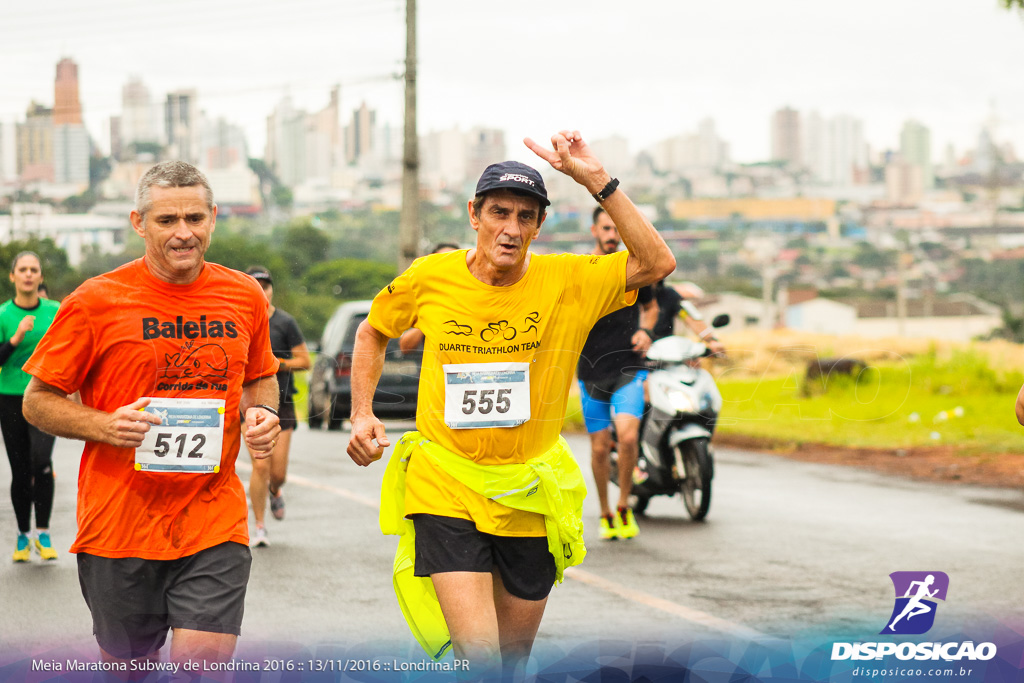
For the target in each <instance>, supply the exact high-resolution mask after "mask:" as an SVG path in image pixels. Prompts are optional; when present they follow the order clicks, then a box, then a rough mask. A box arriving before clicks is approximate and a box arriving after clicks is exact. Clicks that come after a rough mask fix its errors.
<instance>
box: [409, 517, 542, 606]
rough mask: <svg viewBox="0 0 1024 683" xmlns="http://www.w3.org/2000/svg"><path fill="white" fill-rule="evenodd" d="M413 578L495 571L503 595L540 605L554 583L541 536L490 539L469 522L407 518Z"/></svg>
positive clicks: (432, 518) (491, 536) (436, 518)
mask: <svg viewBox="0 0 1024 683" xmlns="http://www.w3.org/2000/svg"><path fill="white" fill-rule="evenodd" d="M412 521H413V526H414V527H415V528H416V566H415V567H414V572H413V573H414V574H415V575H416V576H430V575H431V574H441V573H444V572H487V573H490V572H491V570H492V569H493V568H494V567H497V568H498V571H499V572H500V574H501V580H502V582H503V583H504V584H505V590H507V591H508V592H509V593H511V594H512V595H514V596H516V597H517V598H522V599H523V600H543V599H544V598H546V597H547V596H548V593H550V592H551V587H552V586H553V585H554V583H555V558H553V557H552V556H551V553H550V552H549V551H548V539H547V538H546V537H544V536H494V535H492V534H485V533H483V532H482V531H477V528H476V524H474V523H473V522H471V521H469V520H468V519H459V518H457V517H442V516H440V515H425V514H418V515H412Z"/></svg>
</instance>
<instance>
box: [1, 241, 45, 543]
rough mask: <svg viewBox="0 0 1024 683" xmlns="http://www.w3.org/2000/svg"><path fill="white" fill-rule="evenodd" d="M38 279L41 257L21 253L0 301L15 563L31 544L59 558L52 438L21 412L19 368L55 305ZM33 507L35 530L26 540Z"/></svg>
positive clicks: (23, 377) (24, 376) (23, 376)
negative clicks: (53, 518) (53, 533)
mask: <svg viewBox="0 0 1024 683" xmlns="http://www.w3.org/2000/svg"><path fill="white" fill-rule="evenodd" d="M42 281H43V270H42V267H41V266H40V264H39V256H38V255H36V254H34V253H33V252H31V251H23V252H21V253H20V254H18V255H17V256H15V257H14V262H13V263H12V264H11V282H13V283H14V298H13V299H11V300H10V301H6V302H4V303H3V304H2V305H0V367H2V369H0V431H2V432H3V436H4V446H5V447H6V449H7V459H8V460H9V461H10V463H11V503H12V504H13V505H14V514H15V516H16V517H17V518H18V541H17V546H16V547H15V550H14V561H15V562H28V561H29V557H30V554H31V546H32V545H34V546H35V548H36V550H37V551H38V552H39V556H40V557H42V558H43V559H44V560H56V559H57V551H56V550H54V548H53V543H52V542H51V541H50V532H49V528H50V510H51V509H52V508H53V463H52V461H51V457H52V455H53V443H54V437H52V436H50V435H49V434H44V433H43V432H41V431H39V430H38V429H36V428H35V427H33V426H32V425H30V424H29V423H28V422H27V421H26V420H25V416H24V414H23V413H22V412H21V402H22V398H23V396H24V394H25V387H27V386H28V381H29V379H30V376H29V375H28V373H26V372H25V371H23V370H22V369H21V366H22V365H24V364H25V361H27V360H28V358H29V356H31V355H32V352H33V351H35V348H36V344H38V343H39V340H40V339H42V337H43V334H45V333H46V330H47V329H49V327H50V324H51V323H52V322H53V318H54V316H55V315H56V314H57V308H59V304H58V303H57V302H56V301H50V300H49V299H43V298H41V297H40V296H39V285H40V283H42ZM33 506H34V507H35V511H36V531H35V534H34V538H30V537H29V532H30V530H31V522H32V508H33Z"/></svg>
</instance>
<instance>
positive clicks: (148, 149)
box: [129, 142, 164, 159]
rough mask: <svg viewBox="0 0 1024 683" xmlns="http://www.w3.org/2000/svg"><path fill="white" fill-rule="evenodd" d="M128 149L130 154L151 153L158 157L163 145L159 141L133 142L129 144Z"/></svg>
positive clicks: (155, 157)
mask: <svg viewBox="0 0 1024 683" xmlns="http://www.w3.org/2000/svg"><path fill="white" fill-rule="evenodd" d="M129 150H130V153H131V155H132V156H135V157H139V156H142V155H143V154H148V155H152V157H153V158H154V159H159V158H160V155H161V154H163V152H164V147H163V145H161V144H160V143H159V142H133V143H132V144H131V145H129Z"/></svg>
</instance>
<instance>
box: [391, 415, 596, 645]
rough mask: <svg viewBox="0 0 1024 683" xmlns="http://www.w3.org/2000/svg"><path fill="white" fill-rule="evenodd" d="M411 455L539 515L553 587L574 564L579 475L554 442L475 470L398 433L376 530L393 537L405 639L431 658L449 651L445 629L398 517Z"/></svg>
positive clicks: (412, 536)
mask: <svg viewBox="0 0 1024 683" xmlns="http://www.w3.org/2000/svg"><path fill="white" fill-rule="evenodd" d="M413 457H425V458H430V459H431V460H432V461H433V462H434V464H436V465H438V466H439V467H441V468H442V469H444V471H445V472H447V473H448V474H449V475H450V476H452V477H453V478H454V479H456V480H457V481H458V482H459V483H461V484H462V485H463V486H466V487H467V488H469V489H470V490H471V491H473V492H474V493H477V494H479V495H481V496H484V497H485V498H489V499H491V500H493V501H496V502H499V503H501V504H502V505H506V506H508V507H510V508H513V509H516V510H523V511H527V512H535V513H537V514H541V515H543V516H544V528H545V530H546V532H547V539H548V550H550V551H551V555H552V556H553V557H554V559H555V570H556V574H555V582H556V583H561V582H562V579H563V578H564V577H563V574H564V571H565V568H566V567H573V566H575V565H578V564H580V563H581V562H582V561H583V558H584V557H585V556H586V554H587V549H586V547H585V546H584V545H583V498H584V497H585V496H586V494H587V487H586V484H585V483H584V481H583V473H582V472H581V471H580V468H579V465H577V464H576V460H575V459H574V458H573V457H572V452H571V451H570V450H569V444H568V443H566V441H565V439H563V438H562V437H559V438H558V441H557V442H556V443H555V445H554V446H552V447H551V448H549V449H548V450H547V451H546V452H545V453H544V454H542V455H540V456H538V457H536V458H533V459H531V460H528V461H527V462H525V463H522V464H512V465H490V466H487V465H478V464H477V463H475V462H473V461H472V460H469V459H468V458H464V457H462V456H460V455H459V454H457V453H453V452H452V451H450V450H448V449H446V448H443V447H442V446H439V445H438V444H436V443H434V442H432V441H429V440H428V439H425V438H424V437H423V436H422V435H421V434H420V433H419V432H408V433H406V434H405V435H404V436H403V437H402V438H401V439H400V440H399V442H398V444H397V445H396V446H395V451H394V453H393V454H392V455H391V460H390V462H388V467H387V471H386V472H385V473H384V481H383V483H382V485H381V496H380V497H381V501H380V530H381V531H382V532H384V533H385V534H391V535H396V536H400V539H399V541H398V551H397V552H396V553H395V565H394V577H393V582H394V587H395V596H396V597H397V598H398V604H399V606H400V607H401V608H402V614H404V615H405V620H406V622H407V623H408V624H409V629H410V630H411V631H412V634H413V636H415V637H416V640H417V641H419V643H420V645H421V646H423V649H424V650H425V651H426V652H427V654H428V655H430V656H431V658H433V659H434V660H438V659H440V658H441V657H442V656H444V654H445V652H446V651H447V650H448V648H449V646H450V645H451V639H450V638H449V633H448V626H447V625H446V624H445V621H444V616H443V615H442V614H441V607H440V605H439V604H438V602H437V595H436V594H435V593H434V586H433V583H432V582H431V581H430V578H429V577H417V576H414V575H413V568H414V565H415V558H416V544H415V541H416V532H415V531H414V528H413V523H412V520H409V519H406V518H405V474H406V469H407V468H408V466H409V461H410V460H411V459H412V458H413Z"/></svg>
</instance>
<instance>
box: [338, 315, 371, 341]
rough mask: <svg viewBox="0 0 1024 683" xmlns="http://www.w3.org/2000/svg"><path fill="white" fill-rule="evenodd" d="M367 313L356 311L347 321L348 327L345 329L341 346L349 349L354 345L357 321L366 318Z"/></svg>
mask: <svg viewBox="0 0 1024 683" xmlns="http://www.w3.org/2000/svg"><path fill="white" fill-rule="evenodd" d="M368 315H369V313H356V314H355V315H353V316H352V317H351V318H349V321H348V327H347V328H346V329H345V341H344V342H342V347H344V348H346V349H351V348H353V347H355V345H356V331H357V330H358V329H359V323H361V322H363V321H364V320H366V317H367V316H368Z"/></svg>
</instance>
